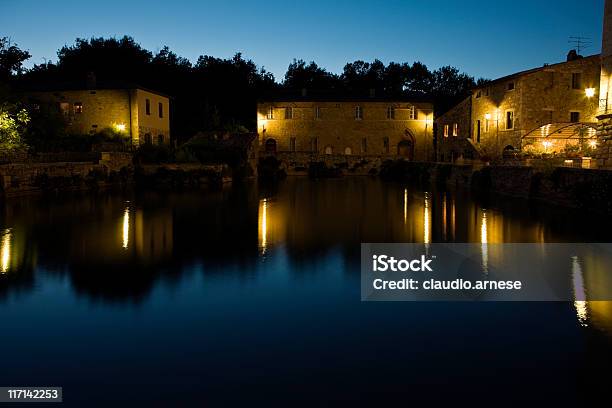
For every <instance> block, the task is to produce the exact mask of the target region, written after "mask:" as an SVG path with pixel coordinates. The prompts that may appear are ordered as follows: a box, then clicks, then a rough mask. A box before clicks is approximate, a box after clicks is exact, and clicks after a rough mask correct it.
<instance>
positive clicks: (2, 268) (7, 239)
mask: <svg viewBox="0 0 612 408" xmlns="http://www.w3.org/2000/svg"><path fill="white" fill-rule="evenodd" d="M12 239H13V234H12V233H11V230H10V229H7V230H5V231H4V235H3V236H2V244H1V248H0V253H1V254H2V263H1V264H0V272H1V273H7V272H8V271H9V268H10V266H11V241H12Z"/></svg>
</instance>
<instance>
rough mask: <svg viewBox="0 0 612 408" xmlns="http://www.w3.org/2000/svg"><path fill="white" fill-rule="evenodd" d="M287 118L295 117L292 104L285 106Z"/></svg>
mask: <svg viewBox="0 0 612 408" xmlns="http://www.w3.org/2000/svg"><path fill="white" fill-rule="evenodd" d="M285 119H293V108H292V107H291V106H287V107H286V108H285Z"/></svg>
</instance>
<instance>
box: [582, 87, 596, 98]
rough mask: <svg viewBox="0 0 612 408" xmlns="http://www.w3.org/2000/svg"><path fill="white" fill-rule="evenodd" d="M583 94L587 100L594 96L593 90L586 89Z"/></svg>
mask: <svg viewBox="0 0 612 408" xmlns="http://www.w3.org/2000/svg"><path fill="white" fill-rule="evenodd" d="M584 93H585V95H586V97H587V98H592V97H594V96H595V88H587V89H585V90H584Z"/></svg>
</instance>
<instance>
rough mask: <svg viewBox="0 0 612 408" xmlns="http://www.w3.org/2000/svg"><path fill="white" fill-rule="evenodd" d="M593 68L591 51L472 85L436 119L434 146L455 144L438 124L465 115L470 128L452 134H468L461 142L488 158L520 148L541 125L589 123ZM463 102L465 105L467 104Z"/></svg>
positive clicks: (594, 107)
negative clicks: (466, 97) (467, 95)
mask: <svg viewBox="0 0 612 408" xmlns="http://www.w3.org/2000/svg"><path fill="white" fill-rule="evenodd" d="M599 72H600V56H599V55H594V56H590V57H586V58H577V59H573V60H570V61H567V62H563V63H559V64H553V65H546V66H543V67H541V68H536V69H532V70H529V71H524V72H520V73H517V74H514V75H510V76H507V77H504V78H500V79H497V80H495V81H492V82H490V83H488V84H487V85H486V86H483V87H480V88H476V89H474V90H473V91H472V96H471V98H470V102H466V101H463V102H462V103H461V104H459V105H458V106H456V107H455V108H453V109H452V110H451V111H450V112H448V113H447V114H445V115H444V116H443V117H442V118H447V119H445V120H444V121H438V122H437V123H438V126H437V128H438V134H437V135H436V136H437V140H439V141H440V146H439V152H440V153H441V154H442V152H444V151H447V150H450V149H452V146H450V147H449V146H444V144H445V143H451V144H452V143H455V144H457V141H453V139H452V136H451V137H449V138H445V137H444V135H443V132H444V125H445V124H450V123H465V122H466V121H467V119H466V118H467V117H468V115H469V118H470V119H469V122H470V130H469V131H465V132H460V133H461V134H460V135H459V136H458V139H462V138H468V139H470V141H471V143H468V144H465V143H464V144H463V146H464V147H466V148H467V149H472V148H473V149H475V151H477V152H478V153H479V154H480V156H481V157H489V158H496V157H499V156H501V154H502V152H503V151H504V150H508V149H516V150H520V149H522V148H523V147H524V146H523V138H524V137H525V136H526V135H527V134H529V133H530V132H532V131H534V130H536V129H538V128H540V127H542V126H544V125H548V124H563V123H568V124H569V123H571V122H580V123H588V124H594V123H595V122H596V121H597V119H596V117H597V111H598V104H599V103H598V101H599ZM466 104H470V105H471V106H470V107H469V109H468V108H466V106H465V105H466ZM450 118H452V121H450ZM451 132H452V130H451ZM468 152H469V150H468V151H460V152H456V154H457V156H461V155H463V154H469V153H468ZM445 159H446V160H450V157H448V156H446V157H445Z"/></svg>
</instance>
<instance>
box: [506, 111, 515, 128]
mask: <svg viewBox="0 0 612 408" xmlns="http://www.w3.org/2000/svg"><path fill="white" fill-rule="evenodd" d="M506 129H507V130H510V129H514V112H513V111H508V112H506Z"/></svg>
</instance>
